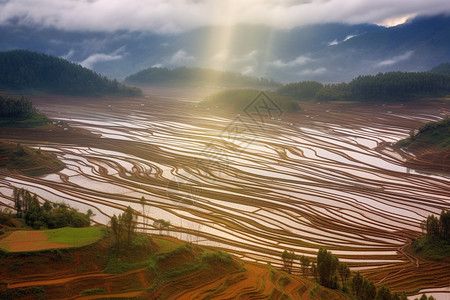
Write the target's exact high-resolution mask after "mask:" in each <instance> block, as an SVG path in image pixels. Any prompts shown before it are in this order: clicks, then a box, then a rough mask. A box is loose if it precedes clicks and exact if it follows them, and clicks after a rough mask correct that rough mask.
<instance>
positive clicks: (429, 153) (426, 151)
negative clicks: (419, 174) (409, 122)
mask: <svg viewBox="0 0 450 300" xmlns="http://www.w3.org/2000/svg"><path fill="white" fill-rule="evenodd" d="M396 146H397V147H400V148H402V149H403V150H404V151H407V152H410V153H412V154H413V155H414V156H413V157H409V158H408V160H407V165H408V166H409V167H411V168H418V169H426V170H439V171H445V172H450V118H448V117H447V118H445V119H443V120H441V121H439V122H429V123H426V124H425V125H423V126H422V127H420V128H419V130H418V132H415V131H411V133H410V137H409V138H407V139H404V140H401V141H399V142H398V143H397V144H396Z"/></svg>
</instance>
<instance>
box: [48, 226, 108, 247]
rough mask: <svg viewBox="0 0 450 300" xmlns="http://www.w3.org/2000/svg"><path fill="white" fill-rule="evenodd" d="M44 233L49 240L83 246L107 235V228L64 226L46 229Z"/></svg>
mask: <svg viewBox="0 0 450 300" xmlns="http://www.w3.org/2000/svg"><path fill="white" fill-rule="evenodd" d="M44 233H45V234H46V235H47V237H48V241H49V242H52V243H61V244H68V245H72V246H74V247H82V246H86V245H89V244H92V243H95V242H97V241H99V240H101V239H102V238H103V237H105V236H106V235H107V229H106V228H105V227H85V228H72V227H64V228H58V229H50V230H44Z"/></svg>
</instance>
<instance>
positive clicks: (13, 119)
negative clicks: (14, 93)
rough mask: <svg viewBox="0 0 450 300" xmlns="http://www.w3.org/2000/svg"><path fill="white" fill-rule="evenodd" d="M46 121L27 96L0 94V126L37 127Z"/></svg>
mask: <svg viewBox="0 0 450 300" xmlns="http://www.w3.org/2000/svg"><path fill="white" fill-rule="evenodd" d="M48 123H50V120H49V119H48V118H47V116H46V115H45V114H43V113H40V112H39V111H38V110H37V109H36V108H35V107H34V106H33V103H31V101H29V100H28V99H27V98H25V97H23V96H22V97H20V98H17V99H16V98H11V97H7V96H2V95H0V127H6V126H9V127H37V126H42V125H46V124H48Z"/></svg>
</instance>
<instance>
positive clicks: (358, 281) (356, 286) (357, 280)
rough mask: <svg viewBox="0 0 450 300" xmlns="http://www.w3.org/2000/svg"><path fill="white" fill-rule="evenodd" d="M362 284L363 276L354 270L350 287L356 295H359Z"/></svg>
mask: <svg viewBox="0 0 450 300" xmlns="http://www.w3.org/2000/svg"><path fill="white" fill-rule="evenodd" d="M362 285H363V277H362V276H361V274H360V273H359V272H356V274H355V276H353V278H352V289H353V293H354V294H355V295H356V296H360V295H361V291H362Z"/></svg>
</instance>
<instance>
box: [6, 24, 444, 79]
mask: <svg viewBox="0 0 450 300" xmlns="http://www.w3.org/2000/svg"><path fill="white" fill-rule="evenodd" d="M227 30H228V29H227V28H224V27H203V28H198V29H195V30H192V31H189V32H184V33H180V34H175V35H159V34H155V33H150V32H124V31H120V32H113V33H105V32H80V31H78V32H67V31H59V30H55V29H42V28H40V29H36V28H28V27H20V26H17V27H14V26H0V37H1V38H0V50H3V51H4V50H11V49H29V50H33V51H40V52H44V53H47V54H52V55H56V56H60V57H64V58H67V59H68V60H70V61H74V62H78V63H81V64H82V65H83V66H86V67H89V68H91V69H92V70H94V71H96V72H99V73H101V74H103V75H106V76H109V77H110V78H117V79H119V80H121V79H123V78H125V77H126V76H129V75H130V74H134V73H136V72H139V71H141V70H143V69H146V68H150V67H163V68H170V69H174V68H177V67H181V66H186V67H198V68H211V69H217V70H227V71H234V72H240V73H242V74H244V75H250V76H254V77H257V78H259V77H264V78H271V79H274V80H277V81H282V82H296V81H303V80H316V81H321V82H329V83H332V82H342V81H349V80H351V79H352V78H354V77H356V76H357V75H359V74H377V73H379V72H389V71H427V70H429V69H431V68H432V67H434V66H436V65H438V64H440V63H443V62H446V61H450V17H449V16H446V15H438V16H427V17H417V18H415V19H413V20H410V21H408V22H406V23H405V24H402V25H398V26H395V27H382V26H377V25H373V24H357V25H348V24H340V23H328V24H318V25H310V26H305V27H299V28H293V29H291V30H278V29H272V28H269V27H266V26H257V25H237V26H235V27H234V28H231V29H229V30H228V31H229V32H231V35H230V39H229V40H228V43H224V41H223V39H222V37H223V36H224V35H223V33H224V32H225V31H227Z"/></svg>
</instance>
